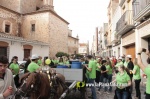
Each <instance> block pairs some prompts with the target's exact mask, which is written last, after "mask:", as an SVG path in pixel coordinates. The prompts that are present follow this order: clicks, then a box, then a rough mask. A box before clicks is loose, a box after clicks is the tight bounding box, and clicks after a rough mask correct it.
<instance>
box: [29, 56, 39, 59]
mask: <svg viewBox="0 0 150 99" xmlns="http://www.w3.org/2000/svg"><path fill="white" fill-rule="evenodd" d="M38 58H39V56H38V55H32V57H31V59H38Z"/></svg>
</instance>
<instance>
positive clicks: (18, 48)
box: [9, 41, 24, 61]
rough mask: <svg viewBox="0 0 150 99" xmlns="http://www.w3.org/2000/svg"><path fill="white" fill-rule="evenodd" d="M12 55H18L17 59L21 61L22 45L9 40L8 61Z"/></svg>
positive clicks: (22, 54)
mask: <svg viewBox="0 0 150 99" xmlns="http://www.w3.org/2000/svg"><path fill="white" fill-rule="evenodd" d="M13 56H18V60H19V61H22V60H23V58H24V50H23V46H22V45H21V43H20V42H12V43H11V42H10V41H9V61H11V59H12V57H13Z"/></svg>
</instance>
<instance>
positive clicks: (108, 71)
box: [106, 58, 112, 92]
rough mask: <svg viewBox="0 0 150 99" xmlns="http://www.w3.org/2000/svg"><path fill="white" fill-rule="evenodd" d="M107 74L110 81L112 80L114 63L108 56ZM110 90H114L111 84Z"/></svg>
mask: <svg viewBox="0 0 150 99" xmlns="http://www.w3.org/2000/svg"><path fill="white" fill-rule="evenodd" d="M106 69H107V74H108V83H110V82H112V64H111V61H110V60H109V58H107V64H106ZM109 91H110V92H111V91H112V86H109Z"/></svg>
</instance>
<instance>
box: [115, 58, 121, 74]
mask: <svg viewBox="0 0 150 99" xmlns="http://www.w3.org/2000/svg"><path fill="white" fill-rule="evenodd" d="M121 65H123V62H122V57H119V59H118V62H117V64H116V65H115V69H116V73H117V72H118V67H119V66H121Z"/></svg>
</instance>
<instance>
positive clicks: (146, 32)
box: [136, 20, 150, 65]
mask: <svg viewBox="0 0 150 99" xmlns="http://www.w3.org/2000/svg"><path fill="white" fill-rule="evenodd" d="M149 27H150V21H149V20H148V21H145V22H143V23H142V24H140V25H139V26H138V27H137V29H136V35H137V39H136V43H138V44H137V46H136V52H138V48H146V49H148V42H147V40H146V38H147V37H150V28H149ZM141 56H142V60H143V63H144V64H145V65H147V62H146V59H147V55H146V54H142V55H141ZM136 57H137V56H136Z"/></svg>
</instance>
